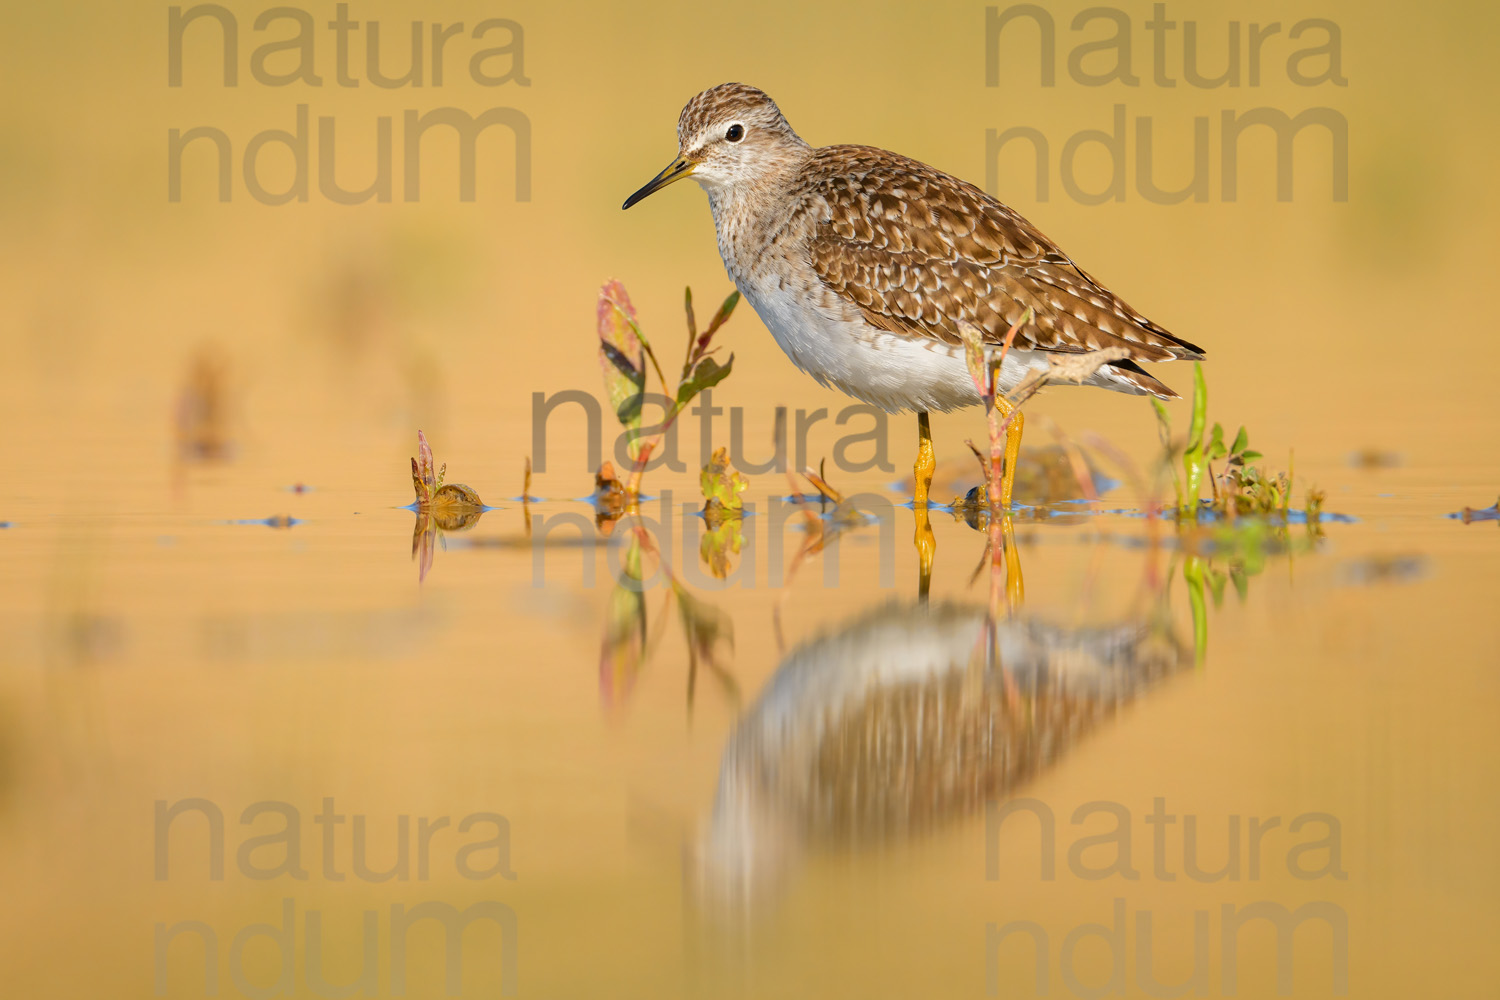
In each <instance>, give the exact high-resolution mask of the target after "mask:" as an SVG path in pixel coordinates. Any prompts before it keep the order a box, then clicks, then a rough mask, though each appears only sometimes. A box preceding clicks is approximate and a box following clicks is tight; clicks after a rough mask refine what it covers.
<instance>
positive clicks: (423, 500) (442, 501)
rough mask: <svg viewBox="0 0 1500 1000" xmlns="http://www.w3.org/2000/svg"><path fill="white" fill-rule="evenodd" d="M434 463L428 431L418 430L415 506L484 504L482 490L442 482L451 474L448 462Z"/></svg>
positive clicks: (413, 464)
mask: <svg viewBox="0 0 1500 1000" xmlns="http://www.w3.org/2000/svg"><path fill="white" fill-rule="evenodd" d="M434 466H435V463H434V461H433V458H432V446H431V445H429V444H428V443H427V435H425V434H423V433H422V432H421V431H417V457H416V458H413V459H412V460H411V484H412V488H413V489H415V490H416V493H417V499H416V500H415V501H414V504H413V505H414V506H415V507H417V508H418V509H424V510H432V509H438V508H447V507H475V508H479V509H483V508H484V501H483V500H481V499H479V494H478V493H475V492H474V491H473V490H472V489H470V488H469V487H468V486H465V485H464V484H463V483H445V482H443V479H444V477H445V476H446V475H447V474H448V463H447V462H444V463H443V464H442V465H441V466H436V468H434Z"/></svg>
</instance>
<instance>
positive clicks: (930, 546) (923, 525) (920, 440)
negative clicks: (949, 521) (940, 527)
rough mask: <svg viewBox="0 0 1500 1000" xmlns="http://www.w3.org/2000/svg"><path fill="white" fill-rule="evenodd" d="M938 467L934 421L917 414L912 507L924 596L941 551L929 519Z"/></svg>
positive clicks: (919, 588) (921, 591) (920, 589)
mask: <svg viewBox="0 0 1500 1000" xmlns="http://www.w3.org/2000/svg"><path fill="white" fill-rule="evenodd" d="M935 468H937V456H936V454H935V453H934V452H933V450H932V425H931V422H930V421H929V419H928V416H927V414H926V413H918V414H917V463H916V467H915V469H914V471H915V473H916V480H917V484H916V496H915V502H914V503H913V504H912V509H913V511H914V512H915V513H916V521H917V530H916V536H915V538H914V539H913V541H914V542H915V544H916V546H917V571H918V573H919V574H920V576H919V578H918V582H917V593H918V595H919V596H920V597H921V598H922V599H923V600H926V598H927V591H928V590H929V589H930V588H931V586H932V559H933V554H934V553H935V552H936V551H937V539H936V538H934V537H933V534H932V525H931V524H929V523H928V521H927V494H928V492H929V491H930V490H931V489H932V473H933V470H934V469H935Z"/></svg>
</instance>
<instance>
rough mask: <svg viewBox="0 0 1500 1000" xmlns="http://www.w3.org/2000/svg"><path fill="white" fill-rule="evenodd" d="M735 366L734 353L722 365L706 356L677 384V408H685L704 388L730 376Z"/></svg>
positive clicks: (708, 387) (709, 387) (711, 386)
mask: <svg viewBox="0 0 1500 1000" xmlns="http://www.w3.org/2000/svg"><path fill="white" fill-rule="evenodd" d="M733 367H734V355H733V354H731V355H730V356H729V360H728V361H726V362H724V363H723V364H722V365H721V364H719V363H718V362H717V361H715V360H714V359H713V358H704V359H703V360H702V361H699V362H698V364H697V366H696V367H694V368H693V370H692V371H691V372H689V373H688V377H687V378H685V379H684V380H683V381H682V383H681V384H680V385H678V386H677V402H676V407H675V408H676V409H677V410H682V409H684V408H685V407H686V406H687V405H688V403H690V402H692V401H693V397H694V396H696V395H698V393H700V392H702V391H703V390H704V389H711V388H713V387H714V386H716V385H718V384H719V383H720V382H722V381H724V380H725V379H726V378H728V377H729V371H730V369H732V368H733Z"/></svg>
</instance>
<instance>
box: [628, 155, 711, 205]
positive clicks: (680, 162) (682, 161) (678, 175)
mask: <svg viewBox="0 0 1500 1000" xmlns="http://www.w3.org/2000/svg"><path fill="white" fill-rule="evenodd" d="M697 166H698V164H696V163H694V162H693V161H692V160H690V159H688V158H687V157H686V156H679V157H677V159H675V160H673V161H672V162H671V163H669V164H667V169H665V170H663V171H662V172H661V173H659V174H657V175H656V176H655V177H653V178H651V179H650V180H649V181H647V182H646V186H645V187H643V188H641V189H640V190H639V191H637V192H636V193H635V194H633V195H631V196H630V197H629V198H626V199H625V204H624V205H622V206H620V207H621V208H629V207H630V206H631V205H634V204H635V203H636V202H638V201H640V200H641V199H642V198H644V197H646V196H647V195H648V194H655V193H656V192H657V191H660V190H661V189H662V188H664V187H666V186H667V185H668V184H672V183H675V182H676V181H680V180H682V179H683V178H684V177H687V176H688V175H689V174H691V173H692V172H693V171H694V170H695V169H696V168H697Z"/></svg>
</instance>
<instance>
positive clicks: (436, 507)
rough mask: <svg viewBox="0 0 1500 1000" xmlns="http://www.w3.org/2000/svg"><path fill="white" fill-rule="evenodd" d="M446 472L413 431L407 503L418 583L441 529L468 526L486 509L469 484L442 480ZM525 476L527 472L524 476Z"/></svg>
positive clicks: (445, 466) (445, 465) (424, 439)
mask: <svg viewBox="0 0 1500 1000" xmlns="http://www.w3.org/2000/svg"><path fill="white" fill-rule="evenodd" d="M528 470H529V463H528ZM447 473H448V463H446V462H444V463H443V464H442V465H440V466H438V465H436V463H435V462H434V461H433V457H432V446H431V445H429V444H428V443H427V435H425V434H423V433H422V432H421V431H417V457H415V458H413V459H412V460H411V483H412V488H413V489H414V490H415V491H416V494H417V498H416V500H414V501H413V502H412V505H411V509H412V510H414V511H416V514H417V521H416V525H415V527H414V528H413V529H412V536H411V555H412V558H413V559H415V560H417V582H418V583H421V582H423V581H425V580H426V579H427V573H428V571H429V570H431V569H432V562H433V558H434V557H435V555H436V552H437V546H438V543H439V542H441V541H442V537H443V532H445V531H465V530H467V529H469V528H472V527H473V526H474V525H475V524H477V523H478V522H479V518H480V516H481V515H482V514H483V513H484V512H485V511H486V510H488V509H489V508H488V507H486V506H485V504H484V501H483V500H481V499H479V494H478V493H476V492H474V490H473V489H471V488H470V487H468V486H465V485H464V484H463V483H445V482H443V479H444V477H445V476H446V475H447ZM529 475H530V473H529V471H528V478H529Z"/></svg>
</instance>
